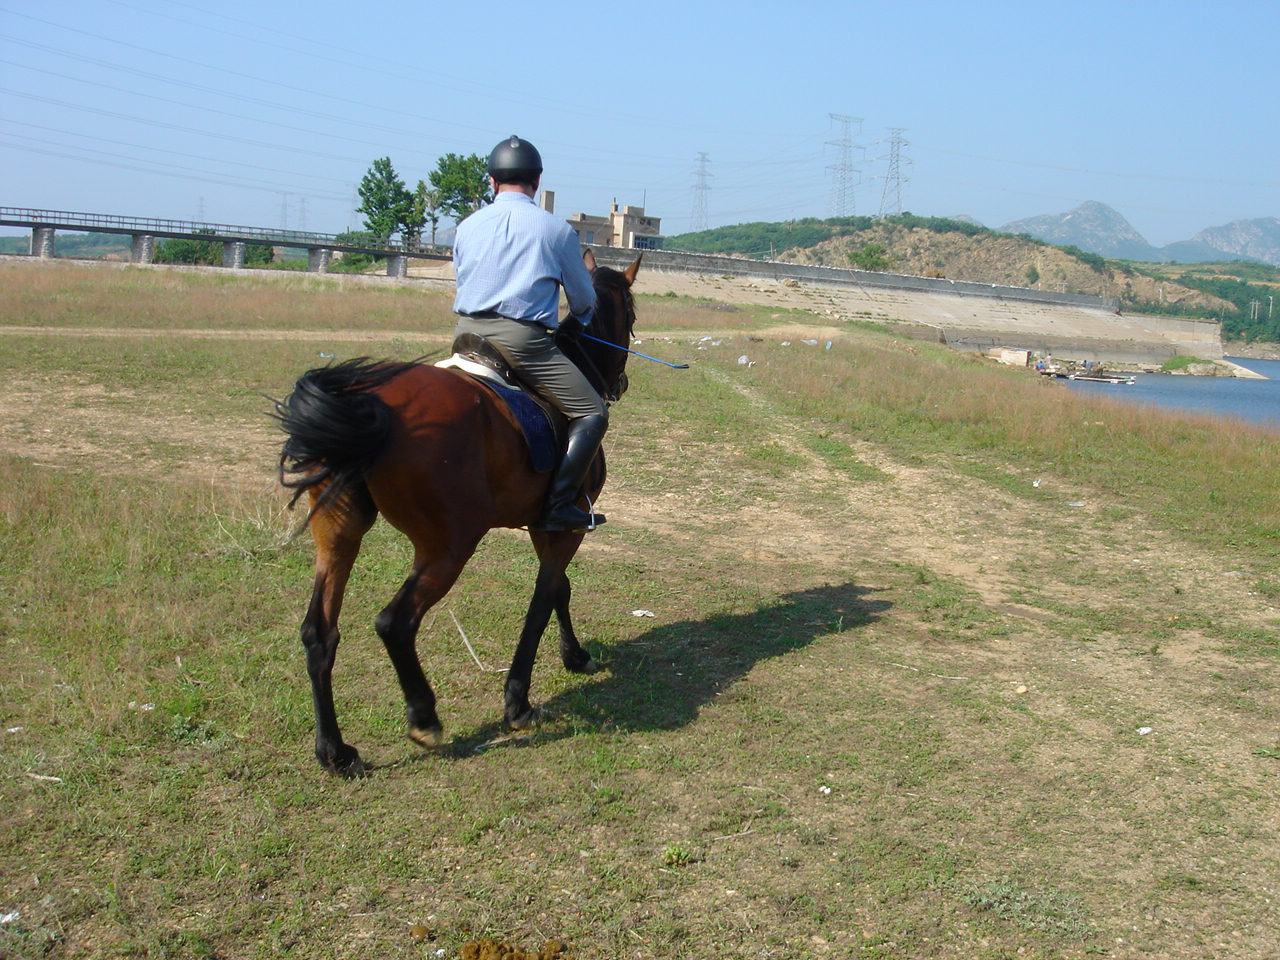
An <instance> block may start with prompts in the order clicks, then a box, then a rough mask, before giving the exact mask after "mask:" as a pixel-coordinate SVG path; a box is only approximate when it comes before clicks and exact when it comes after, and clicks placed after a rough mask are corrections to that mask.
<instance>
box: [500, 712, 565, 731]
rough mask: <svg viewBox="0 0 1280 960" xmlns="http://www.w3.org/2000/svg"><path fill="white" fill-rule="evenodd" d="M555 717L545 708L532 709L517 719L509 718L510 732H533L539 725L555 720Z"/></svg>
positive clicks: (508, 726)
mask: <svg viewBox="0 0 1280 960" xmlns="http://www.w3.org/2000/svg"><path fill="white" fill-rule="evenodd" d="M554 719H555V716H554V715H553V714H552V713H551V711H550V710H547V709H546V708H545V707H530V708H529V709H527V710H525V711H524V712H523V713H520V714H518V715H517V716H515V717H508V718H507V729H508V730H532V729H534V728H535V727H537V726H538V725H539V724H541V723H543V722H545V721H547V720H554Z"/></svg>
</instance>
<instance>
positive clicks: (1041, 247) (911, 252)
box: [777, 222, 1235, 312]
mask: <svg viewBox="0 0 1280 960" xmlns="http://www.w3.org/2000/svg"><path fill="white" fill-rule="evenodd" d="M871 245H879V246H881V247H883V248H884V254H883V257H884V259H885V261H887V263H886V265H885V266H884V269H885V270H888V271H892V272H894V273H905V274H911V275H913V276H929V277H949V278H950V279H953V280H973V281H976V282H979V283H996V284H1006V285H1010V286H1018V287H1034V288H1037V289H1042V290H1059V291H1063V292H1067V293H1086V294H1092V295H1094V296H1105V297H1120V298H1121V300H1122V302H1124V303H1126V304H1136V303H1138V302H1146V303H1151V304H1157V305H1163V306H1164V307H1165V308H1167V309H1170V310H1176V309H1199V310H1205V311H1210V312H1214V311H1223V312H1226V311H1231V312H1234V311H1235V306H1234V305H1233V304H1232V303H1230V302H1229V301H1227V300H1223V299H1221V298H1219V297H1215V296H1213V295H1211V294H1208V293H1205V292H1202V291H1199V290H1193V289H1190V288H1189V287H1184V286H1182V285H1180V284H1177V283H1174V282H1171V281H1161V280H1157V279H1154V278H1152V277H1148V276H1145V275H1143V274H1140V273H1137V272H1133V271H1126V270H1124V269H1122V268H1119V267H1112V266H1109V265H1107V264H1105V263H1104V262H1101V261H1100V260H1099V259H1098V258H1093V257H1085V258H1081V257H1080V256H1078V255H1076V254H1073V253H1071V252H1069V251H1066V250H1063V249H1061V248H1059V247H1052V246H1049V245H1047V244H1043V243H1037V242H1036V241H1034V240H1029V239H1027V238H1025V237H1016V236H1011V235H1007V234H998V233H993V232H991V231H983V232H979V233H974V234H965V233H958V232H946V233H942V232H938V231H936V230H930V229H926V228H923V227H910V226H905V225H902V224H896V223H883V222H882V223H878V224H876V225H874V226H872V227H870V228H868V229H865V230H859V231H857V232H854V233H850V234H846V235H844V236H839V237H833V238H831V239H829V240H823V241H821V242H820V243H818V244H816V245H814V246H812V247H803V248H793V249H790V250H786V251H784V252H783V253H781V254H779V256H778V257H777V259H779V260H783V261H786V262H789V263H811V264H819V265H823V266H833V267H834V266H840V267H848V266H850V260H849V254H850V253H851V252H856V251H859V250H863V249H865V248H867V247H869V246H871Z"/></svg>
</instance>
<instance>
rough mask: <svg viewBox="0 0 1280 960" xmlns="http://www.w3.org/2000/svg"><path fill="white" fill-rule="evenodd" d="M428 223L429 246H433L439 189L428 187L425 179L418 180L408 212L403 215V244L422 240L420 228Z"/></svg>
mask: <svg viewBox="0 0 1280 960" xmlns="http://www.w3.org/2000/svg"><path fill="white" fill-rule="evenodd" d="M428 223H430V224H431V246H432V247H434V246H435V245H436V227H437V226H438V225H439V223H440V191H439V190H434V189H432V188H430V187H428V186H427V184H426V181H425V180H419V181H418V188H417V189H416V190H414V192H413V196H412V198H411V200H410V203H409V212H408V213H407V214H406V215H405V221H404V242H405V245H406V246H410V247H416V246H418V245H419V244H420V243H421V241H422V230H423V228H424V227H425V226H426V225H427V224H428Z"/></svg>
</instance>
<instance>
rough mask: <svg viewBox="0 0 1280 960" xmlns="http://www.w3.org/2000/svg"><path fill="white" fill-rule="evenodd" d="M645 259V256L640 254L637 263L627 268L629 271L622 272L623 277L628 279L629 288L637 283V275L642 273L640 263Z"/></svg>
mask: <svg viewBox="0 0 1280 960" xmlns="http://www.w3.org/2000/svg"><path fill="white" fill-rule="evenodd" d="M643 259H644V254H643V253H642V254H640V256H638V257H636V262H635V263H633V264H632V265H631V266H629V267H627V269H625V270H623V271H622V275H623V276H624V277H626V278H627V286H628V287H629V286H631V285H632V284H633V283H635V282H636V274H637V273H639V272H640V261H641V260H643Z"/></svg>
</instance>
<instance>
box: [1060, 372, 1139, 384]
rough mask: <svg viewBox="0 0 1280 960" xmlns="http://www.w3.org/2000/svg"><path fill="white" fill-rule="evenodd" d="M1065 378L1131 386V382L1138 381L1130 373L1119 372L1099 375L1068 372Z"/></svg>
mask: <svg viewBox="0 0 1280 960" xmlns="http://www.w3.org/2000/svg"><path fill="white" fill-rule="evenodd" d="M1067 379H1068V380H1084V381H1085V382H1087V383H1123V384H1127V385H1129V386H1132V385H1133V384H1135V383H1137V382H1138V381H1137V378H1136V377H1134V376H1132V375H1121V374H1115V375H1107V374H1103V375H1099V376H1085V375H1084V374H1081V373H1069V374H1067Z"/></svg>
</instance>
